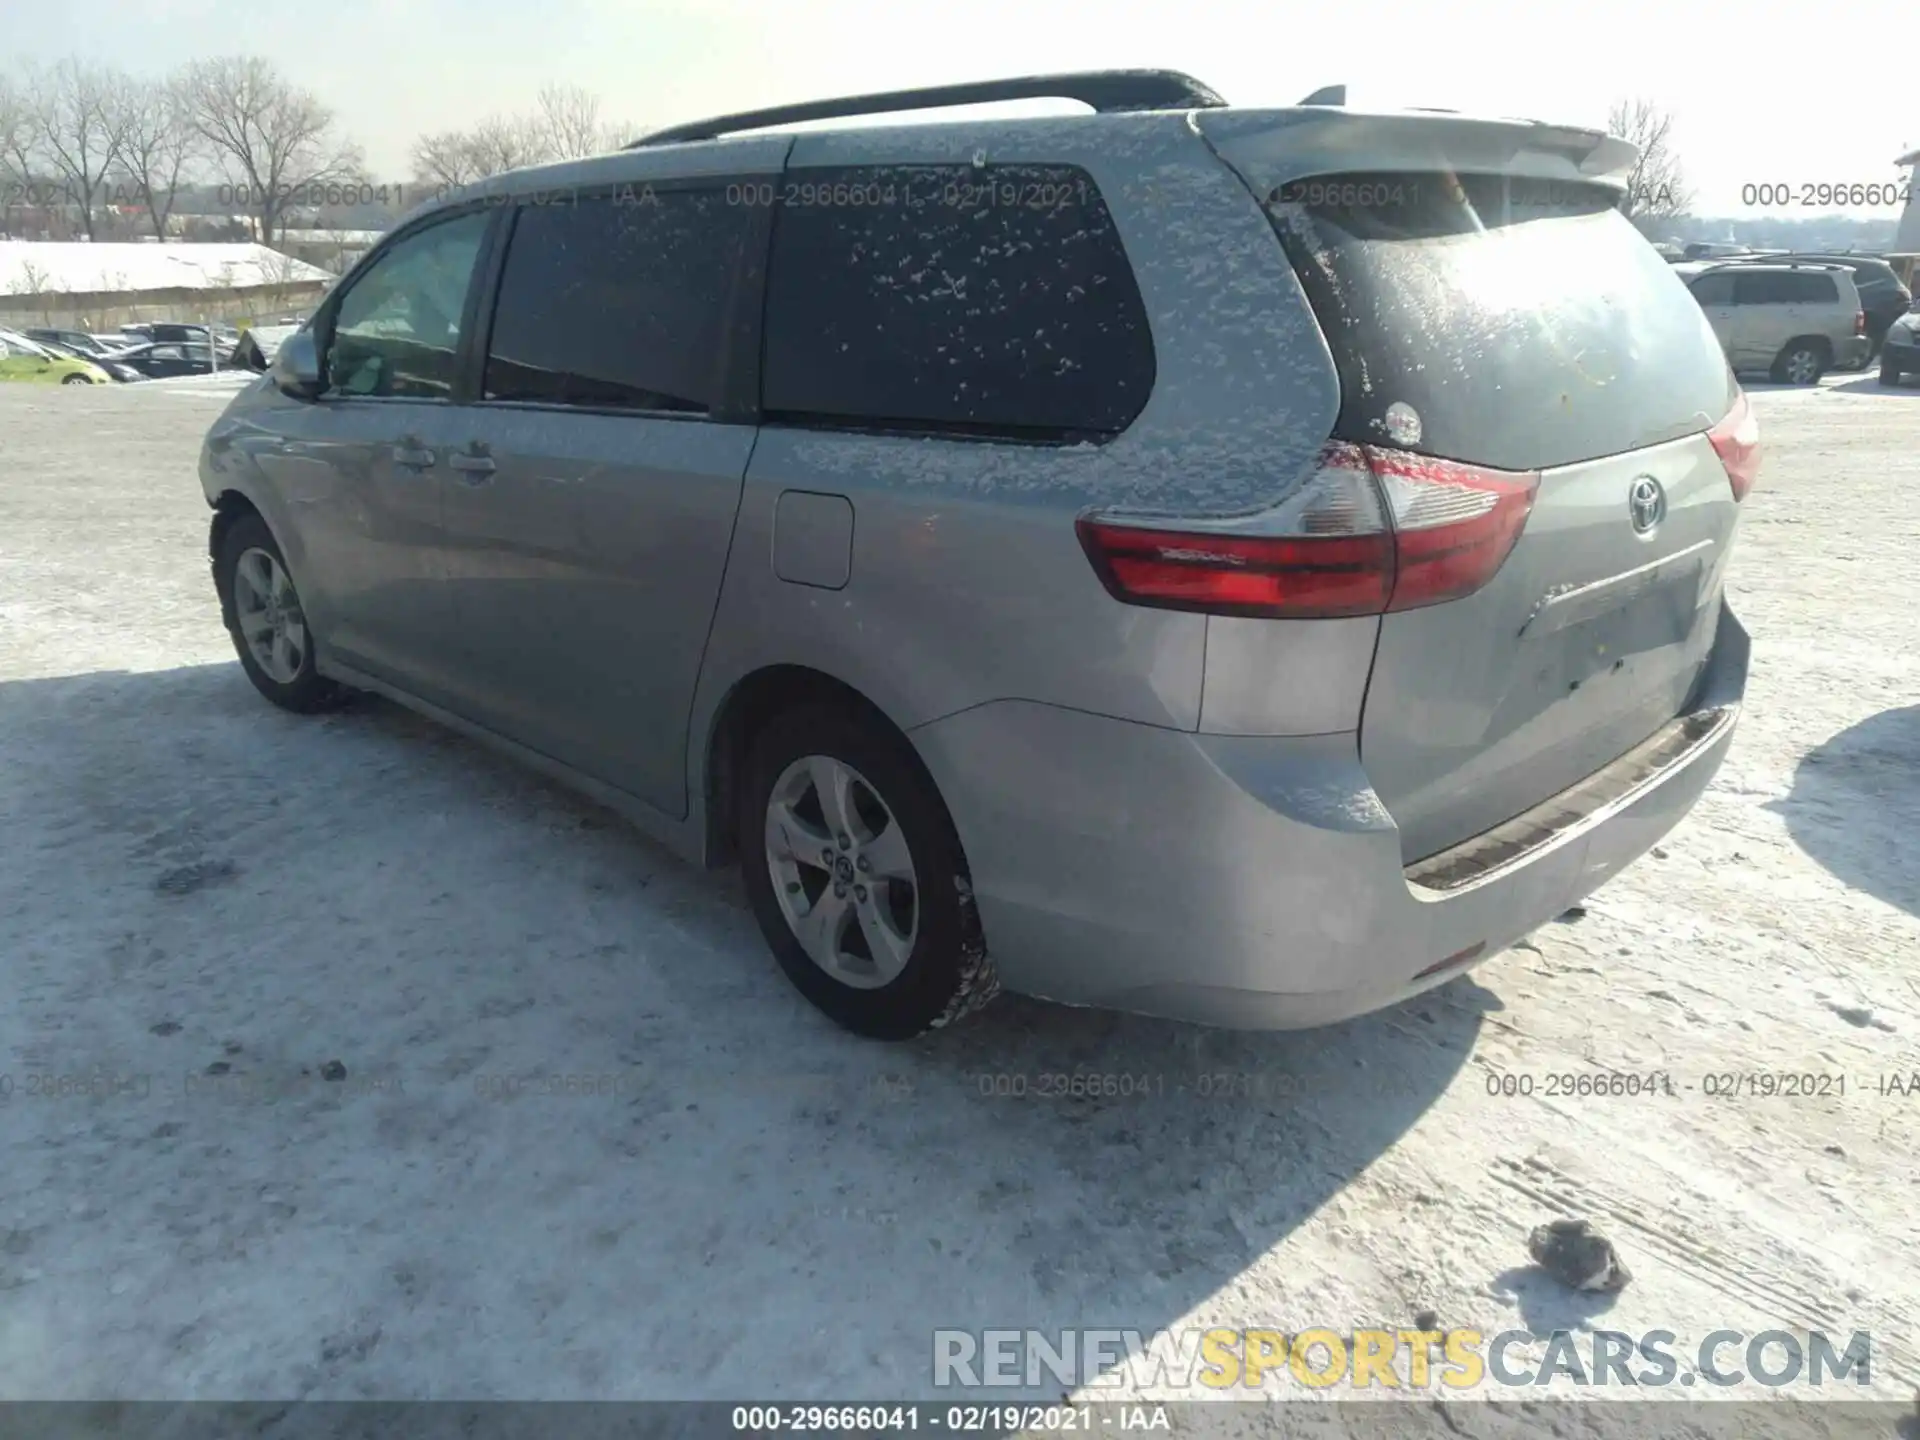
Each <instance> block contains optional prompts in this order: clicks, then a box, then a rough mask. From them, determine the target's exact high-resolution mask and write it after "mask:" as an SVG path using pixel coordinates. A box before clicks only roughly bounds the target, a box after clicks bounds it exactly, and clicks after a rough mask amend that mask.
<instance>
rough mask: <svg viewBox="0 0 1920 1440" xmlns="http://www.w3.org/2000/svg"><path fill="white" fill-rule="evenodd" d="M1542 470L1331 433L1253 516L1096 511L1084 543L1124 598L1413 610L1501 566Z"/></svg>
mask: <svg viewBox="0 0 1920 1440" xmlns="http://www.w3.org/2000/svg"><path fill="white" fill-rule="evenodd" d="M1539 483H1540V477H1539V475H1538V473H1536V472H1516V471H1506V470H1492V469H1488V468H1486V467H1484V466H1478V465H1466V464H1462V463H1460V462H1457V461H1452V460H1438V459H1434V458H1432V457H1430V456H1426V455H1415V454H1412V453H1410V452H1408V451H1403V450H1390V449H1386V448H1384V447H1381V446H1375V445H1354V444H1349V443H1347V442H1345V441H1330V442H1329V443H1328V444H1327V445H1326V446H1325V447H1324V448H1323V449H1322V451H1321V453H1320V457H1319V461H1318V463H1317V464H1316V465H1315V467H1314V469H1313V471H1312V472H1311V473H1310V474H1309V475H1308V476H1307V478H1306V480H1305V481H1304V482H1303V483H1302V484H1301V485H1300V486H1298V487H1296V489H1295V490H1294V492H1293V494H1292V495H1290V496H1289V497H1288V498H1287V499H1286V500H1285V501H1284V502H1282V503H1281V504H1280V505H1279V506H1276V507H1275V508H1274V509H1272V510H1270V511H1267V512H1265V513H1264V514H1262V515H1259V516H1255V517H1252V518H1250V519H1248V520H1244V521H1234V522H1217V523H1209V524H1205V525H1200V524H1183V525H1178V526H1166V527H1162V526H1153V525H1147V524H1144V523H1138V522H1133V521H1129V520H1123V519H1119V518H1115V517H1103V516H1100V515H1093V516H1088V517H1085V518H1083V519H1082V520H1080V522H1079V525H1078V528H1079V533H1080V543H1081V545H1082V546H1083V547H1084V548H1085V550H1086V552H1087V558H1088V559H1089V560H1090V561H1091V562H1092V564H1093V567H1094V569H1095V571H1096V572H1098V574H1099V576H1100V578H1101V580H1102V582H1103V583H1104V584H1105V585H1106V587H1107V589H1108V591H1109V592H1110V593H1111V594H1112V595H1113V596H1114V598H1116V599H1118V600H1122V601H1125V602H1126V603H1127V604H1130V605H1146V606H1152V607H1155V608H1159V609H1171V610H1198V611H1203V612H1206V613H1208V614H1216V615H1251V616H1259V617H1263V618H1268V619H1326V618H1332V617H1337V616H1343V615H1379V614H1383V613H1385V612H1387V611H1393V610H1412V609H1416V608H1418V607H1420V606H1424V605H1437V604H1440V603H1442V602H1443V601H1447V600H1454V599H1458V598H1460V597H1461V596H1463V595H1470V594H1472V593H1473V592H1474V591H1475V590H1478V589H1479V588H1480V587H1481V586H1483V585H1485V584H1486V583H1487V581H1489V580H1490V579H1492V578H1493V576H1494V574H1495V573H1496V572H1497V571H1498V570H1499V569H1500V566H1501V565H1502V564H1503V563H1504V562H1505V561H1506V558H1507V555H1508V554H1509V553H1510V552H1511V551H1512V549H1513V546H1514V542H1515V541H1517V540H1518V539H1519V538H1520V532H1521V531H1522V530H1523V529H1524V528H1525V526H1526V523H1527V516H1528V515H1529V514H1530V513H1531V511H1532V508H1533V498H1534V494H1535V491H1536V490H1537V489H1538V487H1539Z"/></svg>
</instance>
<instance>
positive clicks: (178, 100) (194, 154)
mask: <svg viewBox="0 0 1920 1440" xmlns="http://www.w3.org/2000/svg"><path fill="white" fill-rule="evenodd" d="M125 113H126V137H125V143H124V144H123V146H122V149H121V156H120V167H121V170H122V171H123V172H124V173H125V175H126V178H127V185H128V188H129V189H130V190H132V191H133V193H134V194H136V195H138V196H139V197H140V200H141V203H142V204H143V205H145V206H146V207H147V218H148V220H149V221H150V222H151V224H152V226H153V235H154V238H155V239H156V240H159V241H161V242H163V243H164V242H165V240H166V238H167V221H168V219H169V217H171V216H172V214H173V206H174V201H175V200H176V199H177V198H178V196H179V194H180V187H181V186H182V185H183V184H184V183H186V181H187V180H188V178H189V177H190V174H191V172H192V171H193V169H194V168H195V167H196V166H197V164H198V162H199V161H200V160H201V159H202V158H204V156H205V152H206V141H205V140H204V139H203V138H202V137H201V135H200V134H199V133H198V132H197V131H196V130H195V129H194V128H193V125H192V124H191V122H190V121H189V118H188V113H187V90H186V80H185V77H184V76H174V77H171V78H169V79H166V80H134V81H131V82H129V86H128V91H127V95H126V99H125Z"/></svg>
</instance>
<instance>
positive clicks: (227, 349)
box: [120, 321, 240, 365]
mask: <svg viewBox="0 0 1920 1440" xmlns="http://www.w3.org/2000/svg"><path fill="white" fill-rule="evenodd" d="M120 331H121V333H122V334H124V335H126V336H127V338H128V339H129V340H130V341H132V342H133V343H134V344H136V345H137V344H140V343H142V342H149V343H153V344H185V345H202V346H204V345H206V344H207V343H208V338H209V336H211V338H212V340H213V342H214V343H215V344H216V345H217V346H218V347H219V350H220V363H221V364H222V365H228V364H231V363H232V361H233V352H234V349H235V348H236V347H237V346H238V345H239V343H240V332H239V331H238V330H235V329H233V328H232V327H231V326H227V325H215V326H213V327H211V329H209V327H207V326H205V325H184V324H178V323H174V322H171V321H160V322H156V323H154V324H151V325H122V326H121V327H120Z"/></svg>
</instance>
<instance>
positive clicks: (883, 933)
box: [737, 705, 999, 1040]
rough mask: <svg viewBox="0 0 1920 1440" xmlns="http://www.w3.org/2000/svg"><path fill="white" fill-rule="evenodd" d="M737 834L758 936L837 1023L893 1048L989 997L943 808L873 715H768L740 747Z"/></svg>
mask: <svg viewBox="0 0 1920 1440" xmlns="http://www.w3.org/2000/svg"><path fill="white" fill-rule="evenodd" d="M738 826H739V828H738V831H737V834H738V836H739V850H740V863H741V869H742V871H743V873H744V875H745V879H746V885H747V896H748V899H749V901H750V902H751V904H752V906H753V913H754V918H755V919H756V920H757V921H758V922H759V924H760V931H761V934H762V935H764V936H765V937H766V941H767V944H768V946H769V947H770V948H771V949H772V950H773V953H774V957H775V958H776V959H777V960H778V961H779V962H780V968H781V969H782V970H784V971H785V972H786V974H787V978H788V979H789V980H791V981H792V982H793V984H794V986H795V988H797V989H798V990H799V991H800V993H801V994H803V995H805V996H806V997H807V999H809V1000H811V1001H812V1002H813V1003H814V1005H816V1006H817V1007H818V1008H819V1009H820V1010H822V1011H824V1012H825V1013H826V1014H827V1015H828V1016H829V1017H830V1018H831V1019H833V1020H834V1021H836V1022H838V1023H839V1024H840V1025H842V1026H844V1027H846V1028H847V1029H848V1030H851V1031H853V1032H855V1033H856V1034H859V1035H865V1036H868V1037H870V1038H872V1039H876V1040H905V1039H908V1038H910V1037H912V1036H915V1035H918V1034H921V1033H922V1032H923V1031H927V1030H932V1029H936V1028H938V1027H940V1026H943V1025H950V1024H952V1023H953V1022H954V1021H956V1020H959V1019H961V1018H963V1017H964V1016H966V1015H968V1014H971V1013H972V1012H973V1011H975V1010H977V1009H979V1008H980V1007H981V1006H983V1005H985V1004H986V1003H987V1002H988V1001H989V1000H991V999H992V998H993V997H994V996H995V995H996V994H997V993H999V985H998V981H997V978H996V976H995V973H994V968H993V963H992V961H991V960H990V959H989V958H988V956H987V952H986V945H985V943H984V940H983V938H982V936H981V932H980V917H979V914H978V912H977V911H976V910H975V908H974V903H973V886H972V882H971V878H970V876H969V874H968V871H967V864H966V857H965V856H964V855H963V854H962V853H961V849H960V840H959V837H958V835H956V833H955V832H954V828H953V821H952V819H951V818H950V817H949V816H948V814H947V808H946V805H945V804H944V803H943V802H942V800H941V799H940V794H939V792H938V791H937V790H936V789H935V788H934V786H933V782H932V781H931V780H930V779H929V778H928V777H927V774H926V772H925V770H924V769H923V768H922V767H921V765H920V763H919V759H918V757H917V756H916V755H915V754H914V752H913V748H912V746H911V745H910V744H909V743H908V742H907V741H906V740H905V739H904V738H903V737H901V736H900V735H899V734H898V733H897V732H895V731H893V730H892V729H891V728H890V727H888V726H886V725H885V724H884V723H882V722H881V721H879V720H878V719H876V718H873V717H871V716H869V715H866V714H864V713H862V712H861V711H859V710H858V709H856V708H855V707H853V706H852V705H847V706H839V705H809V706H806V707H804V708H800V709H796V710H792V711H788V712H786V713H784V714H781V715H778V716H776V717H775V718H774V719H773V720H772V721H770V722H769V723H768V724H767V725H766V727H765V728H764V729H762V730H761V731H760V733H759V734H758V735H757V736H756V737H755V738H754V741H753V743H752V745H751V746H750V747H749V753H748V758H747V764H746V767H745V775H744V777H743V783H742V784H741V786H740V810H739V815H738Z"/></svg>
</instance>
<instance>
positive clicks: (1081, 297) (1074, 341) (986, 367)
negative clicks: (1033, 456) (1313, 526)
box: [762, 165, 1154, 441]
mask: <svg viewBox="0 0 1920 1440" xmlns="http://www.w3.org/2000/svg"><path fill="white" fill-rule="evenodd" d="M779 201H780V203H779V209H778V213H777V214H776V216H775V220H774V230H773V251H772V256H771V258H770V261H769V266H768V274H767V306H766V350H765V361H764V370H763V381H762V387H763V388H762V404H763V409H764V412H765V417H766V419H767V420H768V421H769V422H771V423H788V424H824V425H832V426H845V427H854V428H861V429H874V430H893V431H910V432H921V433H937V434H959V435H968V434H973V435H983V436H997V437H1006V438H1013V439H1031V440H1040V441H1046V440H1073V439H1083V438H1087V437H1099V436H1105V435H1113V434H1117V433H1118V432H1119V431H1121V430H1124V429H1125V428H1126V427H1127V425H1128V424H1130V423H1131V422H1132V420H1133V418H1134V417H1135V416H1136V415H1138V414H1139V413H1140V410H1141V407H1143V406H1144V405H1145V404H1146V401H1147V396H1148V394H1149V393H1150V392H1151V391H1152V389H1153V375H1154V362H1153V341H1152V338H1151V335H1150V333H1149V331H1148V327H1147V316H1146V310H1145V307H1144V306H1143V305H1142V304H1141V300H1140V291H1139V288H1138V286H1137V285H1136V284H1135V282H1134V277H1133V269H1132V266H1131V265H1130V264H1129V263H1128V261H1127V256H1126V251H1125V250H1124V249H1123V248H1122V246H1121V244H1120V237H1119V235H1118V234H1117V233H1116V231H1115V230H1114V226H1113V219H1112V217H1111V216H1110V215H1109V214H1108V213H1107V207H1106V204H1105V202H1104V201H1102V200H1101V198H1100V193H1099V191H1098V190H1096V189H1095V188H1094V184H1093V181H1092V179H1091V178H1090V177H1089V176H1088V175H1087V174H1086V172H1085V171H1082V170H1079V169H1077V168H1074V167H1070V166H1039V165H993V166H986V167H975V166H971V165H911V166H879V167H876V166H849V167H831V168H819V169H809V170H796V171H789V172H788V174H787V176H786V178H785V180H784V182H783V183H782V185H781V186H780V196H779Z"/></svg>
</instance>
